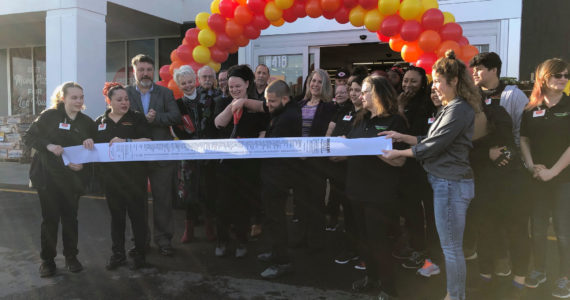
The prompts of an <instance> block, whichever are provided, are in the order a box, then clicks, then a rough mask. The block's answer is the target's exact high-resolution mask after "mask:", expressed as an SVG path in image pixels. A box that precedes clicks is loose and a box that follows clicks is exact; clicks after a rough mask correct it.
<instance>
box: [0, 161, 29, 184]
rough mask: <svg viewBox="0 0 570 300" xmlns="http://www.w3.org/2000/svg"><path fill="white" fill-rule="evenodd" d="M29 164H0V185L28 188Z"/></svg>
mask: <svg viewBox="0 0 570 300" xmlns="http://www.w3.org/2000/svg"><path fill="white" fill-rule="evenodd" d="M29 170H30V164H22V163H19V162H0V184H8V185H19V186H28V182H29V180H30V179H29V178H30V177H29V176H28V171H29Z"/></svg>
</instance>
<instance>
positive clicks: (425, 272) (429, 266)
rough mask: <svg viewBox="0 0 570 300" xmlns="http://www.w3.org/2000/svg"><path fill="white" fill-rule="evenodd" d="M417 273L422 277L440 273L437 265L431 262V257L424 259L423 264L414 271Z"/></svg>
mask: <svg viewBox="0 0 570 300" xmlns="http://www.w3.org/2000/svg"><path fill="white" fill-rule="evenodd" d="M416 273H417V274H418V275H421V276H423V277H428V278H429V277H431V276H432V275H437V274H439V273H441V270H440V269H439V267H438V266H437V265H436V264H434V263H432V262H431V259H426V260H425V262H424V265H423V266H422V267H421V269H419V270H418V271H417V272H416Z"/></svg>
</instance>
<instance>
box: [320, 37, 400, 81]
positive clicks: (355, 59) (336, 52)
mask: <svg viewBox="0 0 570 300" xmlns="http://www.w3.org/2000/svg"><path fill="white" fill-rule="evenodd" d="M398 63H405V62H404V61H403V60H402V57H401V55H400V53H398V52H395V51H392V49H390V46H389V45H388V43H378V42H376V43H359V44H350V45H342V46H330V47H328V46H323V47H320V68H321V69H323V70H326V71H327V72H328V73H329V75H330V76H331V79H333V78H334V77H335V75H336V72H337V70H338V69H340V68H344V69H347V70H349V71H351V72H352V71H353V70H354V68H356V67H357V66H363V67H366V68H367V69H368V72H371V71H374V70H378V69H381V70H389V69H390V68H391V67H392V66H393V65H395V64H398Z"/></svg>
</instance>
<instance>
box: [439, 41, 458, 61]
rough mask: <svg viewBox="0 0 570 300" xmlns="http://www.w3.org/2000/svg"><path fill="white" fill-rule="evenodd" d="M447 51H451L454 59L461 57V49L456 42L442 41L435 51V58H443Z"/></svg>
mask: <svg viewBox="0 0 570 300" xmlns="http://www.w3.org/2000/svg"><path fill="white" fill-rule="evenodd" d="M447 50H453V51H454V52H455V57H461V47H460V46H459V44H458V43H457V42H456V41H444V42H443V43H441V44H440V45H439V48H438V49H437V52H436V53H437V57H444V56H445V52H446V51H447Z"/></svg>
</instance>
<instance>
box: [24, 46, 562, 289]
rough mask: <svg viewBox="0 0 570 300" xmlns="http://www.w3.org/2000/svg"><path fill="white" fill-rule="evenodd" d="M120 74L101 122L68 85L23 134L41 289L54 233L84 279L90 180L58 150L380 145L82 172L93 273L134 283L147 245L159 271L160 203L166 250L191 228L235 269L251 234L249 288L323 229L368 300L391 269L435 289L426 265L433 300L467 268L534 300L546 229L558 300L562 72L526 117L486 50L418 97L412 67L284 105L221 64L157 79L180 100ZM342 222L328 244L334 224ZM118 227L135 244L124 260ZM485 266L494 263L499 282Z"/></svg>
mask: <svg viewBox="0 0 570 300" xmlns="http://www.w3.org/2000/svg"><path fill="white" fill-rule="evenodd" d="M132 67H133V69H134V75H135V79H136V82H135V84H133V85H131V86H127V87H124V86H122V85H120V84H118V83H107V84H106V85H105V88H104V96H105V100H106V102H107V104H108V109H107V110H106V111H105V112H104V114H103V115H101V116H100V117H98V118H97V119H96V120H95V121H93V120H91V119H90V118H89V117H88V116H86V115H84V114H83V113H82V112H81V110H82V109H83V104H84V100H83V89H82V88H81V86H80V85H78V84H77V83H73V82H67V83H64V84H63V85H61V86H60V87H58V89H57V90H56V91H55V92H54V95H53V97H52V103H53V107H52V108H50V109H47V110H46V111H44V112H42V114H40V116H39V117H38V118H37V119H36V120H35V121H34V123H33V124H32V126H31V127H30V129H29V130H28V131H27V133H26V134H25V136H24V141H25V142H26V144H27V145H29V146H30V147H32V148H34V149H35V150H36V154H35V155H34V157H33V161H32V165H31V170H30V179H31V182H32V184H33V186H34V187H35V188H36V189H37V190H38V194H39V198H40V202H41V207H42V217H43V221H42V227H41V254H40V256H41V259H42V264H41V266H40V275H41V276H42V277H48V276H53V275H54V274H55V272H56V265H55V262H54V257H55V256H56V254H57V253H56V244H57V232H58V226H59V223H60V220H61V224H62V232H63V234H62V237H63V246H64V250H63V254H64V256H65V258H66V259H65V262H66V267H67V268H68V269H69V270H70V271H72V272H79V271H81V270H82V265H81V263H80V262H79V261H78V260H77V254H78V250H77V235H78V234H77V208H78V199H79V197H80V196H81V195H82V194H83V193H84V186H85V183H86V182H87V181H88V180H89V171H88V170H87V169H88V168H89V167H86V166H83V165H77V164H73V163H70V164H69V165H67V166H65V165H64V163H63V160H62V158H61V155H62V153H63V151H64V149H63V148H64V147H67V146H74V145H83V146H84V147H85V148H87V149H92V148H93V145H94V143H109V144H113V143H123V142H137V141H148V140H172V139H180V140H187V139H217V138H230V139H233V138H265V137H268V138H269V137H271V138H279V137H318V136H335V137H345V138H372V137H377V136H385V137H388V138H391V139H392V141H393V150H389V151H384V153H383V154H382V155H378V156H349V157H326V158H302V159H299V158H271V159H234V160H193V161H182V162H180V161H155V162H150V163H143V162H121V163H101V164H97V165H96V166H94V168H95V169H96V172H95V174H97V177H98V178H99V179H100V182H101V183H102V185H103V187H104V190H105V196H106V199H107V202H108V206H109V210H110V213H111V220H112V221H111V237H112V249H111V250H112V255H111V257H110V259H109V261H108V263H107V265H106V267H107V269H109V270H112V269H116V268H118V267H120V266H122V265H125V264H126V263H127V256H131V257H132V258H133V259H132V263H131V267H132V268H133V269H138V268H141V267H144V266H145V255H146V253H147V251H148V248H149V243H150V238H151V235H152V237H153V240H154V243H155V244H156V245H157V247H158V250H159V253H160V254H162V255H165V256H171V255H173V254H174V248H173V247H172V238H173V233H174V227H175V226H174V224H173V218H172V210H173V203H181V205H182V206H184V208H185V209H186V222H185V230H184V233H183V235H182V240H181V241H182V242H183V243H187V242H190V241H192V240H193V238H194V226H195V225H196V224H197V222H198V219H199V215H200V214H202V215H203V217H204V223H205V227H206V236H207V238H208V239H210V240H212V241H214V240H215V241H216V244H215V245H216V246H215V248H214V251H213V252H214V254H215V255H216V256H219V257H222V256H229V255H231V256H234V257H236V258H242V257H245V256H246V255H247V254H248V247H247V243H248V236H255V235H258V234H260V232H261V228H263V232H264V235H266V237H267V241H268V243H269V245H268V247H269V249H270V250H269V251H267V252H264V253H261V254H259V255H258V256H257V258H258V259H259V260H261V261H265V262H267V263H268V264H269V267H267V268H266V269H265V270H264V271H263V272H262V273H261V274H260V275H261V277H263V278H268V279H270V278H277V277H280V276H283V275H285V274H287V273H289V272H290V271H291V270H292V260H291V258H290V256H289V254H288V247H289V246H291V245H293V246H296V247H306V248H307V250H308V252H309V253H320V252H321V251H322V250H323V249H324V248H325V247H326V235H325V234H326V231H325V229H326V230H329V231H335V230H338V231H342V232H343V234H342V238H343V245H344V246H343V247H342V249H341V251H340V252H339V253H338V256H336V257H335V262H336V263H339V264H347V263H349V262H354V263H355V268H360V269H364V270H366V273H365V274H366V275H365V276H364V278H362V279H361V280H358V281H356V282H354V283H353V284H352V288H353V290H355V291H370V290H374V291H377V292H378V293H379V296H378V298H379V299H397V297H398V291H397V289H396V276H395V269H394V266H395V264H394V258H396V259H400V260H401V261H400V263H401V265H402V266H403V267H404V268H408V269H416V270H417V273H418V274H419V275H422V276H425V277H430V276H433V275H437V274H439V273H440V272H441V269H440V267H439V266H438V265H443V264H444V266H445V271H446V275H447V295H446V297H445V299H446V300H449V299H465V278H466V263H465V260H466V258H467V259H473V258H476V257H477V256H479V272H480V280H481V282H482V284H481V286H482V289H483V290H485V288H486V287H490V286H491V282H492V279H493V277H494V276H509V275H510V274H511V273H513V274H514V276H513V281H512V287H511V294H512V295H513V296H514V297H515V298H516V297H520V296H521V295H522V294H523V293H524V291H525V289H524V288H525V286H526V287H528V288H536V287H538V286H539V285H541V284H543V283H544V282H546V280H547V279H546V272H545V258H546V240H547V237H546V232H547V228H548V225H549V217H550V216H551V215H552V216H553V221H554V228H555V232H556V237H557V241H556V243H557V245H558V248H559V259H560V264H559V266H560V274H559V276H558V277H557V278H558V280H557V281H556V285H555V286H554V290H553V291H552V295H553V296H555V297H558V298H568V297H570V282H569V280H568V278H569V277H568V276H569V275H570V245H569V239H570V231H569V230H570V226H569V225H570V224H568V220H570V215H569V214H570V199H569V197H570V177H569V176H570V171H569V168H567V166H568V164H569V162H570V150H569V146H570V115H569V114H570V109H569V108H570V97H569V96H567V95H565V94H564V93H563V90H564V88H565V86H566V85H567V83H568V64H567V63H566V62H564V61H562V60H560V59H556V58H555V59H549V60H547V61H545V62H543V63H542V64H540V65H539V66H538V68H537V71H536V79H535V85H534V88H533V91H532V94H531V96H530V101H529V99H528V98H527V97H526V95H525V94H524V93H523V92H522V91H521V90H519V89H518V88H517V87H516V86H514V85H505V84H504V83H502V82H501V81H500V80H499V78H500V72H501V60H500V58H499V56H498V55H497V54H495V53H492V52H490V53H481V54H478V55H477V56H475V57H474V58H473V59H472V60H471V62H470V64H469V66H466V65H465V64H464V63H463V62H462V61H461V60H459V59H457V58H456V57H455V54H454V53H453V51H449V52H448V53H446V55H445V57H443V58H441V59H439V60H438V61H437V62H436V63H435V64H434V66H433V71H432V73H431V79H432V80H433V82H432V83H429V80H428V76H427V74H426V72H425V71H424V69H422V68H417V67H414V66H410V67H407V68H405V70H404V69H402V68H399V67H393V68H392V69H390V70H388V72H384V73H380V72H377V73H375V74H371V75H369V74H367V71H366V70H364V71H362V70H360V71H358V72H357V71H356V70H355V71H354V72H353V75H352V76H350V75H349V74H348V71H346V70H343V71H342V72H339V74H338V75H339V76H338V77H339V78H337V79H338V80H336V82H335V85H334V87H333V85H332V84H331V79H330V77H329V75H328V73H327V72H326V71H324V70H321V69H316V70H314V71H312V72H311V73H310V74H309V76H308V77H307V78H306V81H305V86H304V94H303V95H302V96H303V97H302V99H299V100H296V99H293V98H292V97H291V91H290V88H289V86H288V85H287V83H286V82H284V81H283V80H275V81H273V82H271V83H269V73H270V71H269V68H268V67H267V66H265V65H259V66H257V67H256V69H255V70H252V69H251V68H250V67H249V66H247V65H237V66H233V67H231V68H230V69H228V70H223V71H220V72H219V74H218V78H217V79H218V80H216V73H215V71H214V70H213V69H211V68H209V67H207V66H205V67H203V68H202V69H200V70H199V71H198V72H197V73H198V74H195V72H194V70H193V69H192V68H191V67H189V66H182V67H180V68H179V69H177V70H175V72H174V75H173V78H174V81H175V82H176V84H177V85H178V87H179V88H180V90H181V91H182V92H183V94H184V96H183V97H182V98H180V99H175V98H174V96H173V94H172V92H171V91H170V90H169V89H167V88H164V87H162V86H159V85H156V84H154V83H153V74H154V70H155V68H154V67H155V66H154V62H153V60H152V59H151V58H150V57H148V56H146V55H142V54H141V55H137V56H136V57H134V58H133V60H132ZM469 68H471V70H470V69H469ZM340 73H342V74H340ZM216 81H217V84H216ZM147 178H148V182H150V190H151V193H152V199H153V201H152V216H153V228H152V234H151V231H150V229H149V225H148V223H147V215H148V214H149V211H148V205H147V201H146V200H147ZM220 183H223V186H220ZM327 185H328V187H329V188H330V192H329V195H328V199H327V200H328V201H327V205H326V206H325V198H326V197H325V194H326V190H327ZM291 190H293V194H294V204H295V205H294V218H293V219H294V221H295V222H296V226H297V227H298V228H299V232H298V233H297V234H294V235H292V234H290V232H289V230H288V221H287V219H288V218H287V216H286V213H285V206H286V202H287V199H288V198H289V197H290V191H291ZM174 199H177V201H174ZM175 205H176V204H175ZM340 207H342V210H341V209H340ZM341 211H342V213H343V220H344V222H343V224H344V226H343V229H344V230H340V227H339V226H338V220H339V215H340V213H341ZM127 213H128V216H129V218H130V220H131V224H132V231H133V238H134V247H133V248H131V249H129V251H128V252H127V251H126V248H125V226H126V215H127ZM327 213H328V215H329V219H328V222H327V217H326V215H327ZM401 220H405V223H404V224H405V225H404V226H403V227H402V226H400V225H401V224H400V222H401ZM529 221H530V222H531V225H532V226H531V227H530V228H531V230H530V235H531V238H529V229H528V228H529V227H528V224H529ZM250 229H251V233H249V231H250ZM464 232H465V240H464ZM232 234H233V235H234V236H235V240H236V244H235V245H234V246H231V244H232V239H231V236H232ZM464 244H465V251H464ZM230 249H231V250H232V251H231V252H230ZM468 249H469V251H468ZM475 249H476V250H475ZM531 250H532V251H531ZM468 252H469V253H468ZM531 252H532V254H533V257H534V260H533V261H534V263H533V268H532V271H531V272H529V266H530V257H531ZM441 253H443V261H441V262H440V261H439V260H441V258H440V254H441ZM501 261H507V262H508V264H507V267H506V268H504V264H502V263H500V262H501ZM511 266H512V271H511ZM552 275H554V274H552Z"/></svg>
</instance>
